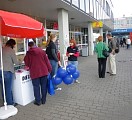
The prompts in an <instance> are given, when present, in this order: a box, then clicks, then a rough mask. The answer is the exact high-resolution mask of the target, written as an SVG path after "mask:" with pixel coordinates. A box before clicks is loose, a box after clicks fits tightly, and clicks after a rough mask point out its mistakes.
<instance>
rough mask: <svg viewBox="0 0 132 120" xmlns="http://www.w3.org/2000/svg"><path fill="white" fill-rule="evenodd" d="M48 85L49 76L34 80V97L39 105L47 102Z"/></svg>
mask: <svg viewBox="0 0 132 120" xmlns="http://www.w3.org/2000/svg"><path fill="white" fill-rule="evenodd" d="M47 83H48V80H47V76H43V77H39V78H35V79H33V80H32V84H33V90H34V97H35V101H36V102H37V103H41V102H43V103H45V102H46V96H47ZM40 91H41V93H40ZM41 96H42V97H41Z"/></svg>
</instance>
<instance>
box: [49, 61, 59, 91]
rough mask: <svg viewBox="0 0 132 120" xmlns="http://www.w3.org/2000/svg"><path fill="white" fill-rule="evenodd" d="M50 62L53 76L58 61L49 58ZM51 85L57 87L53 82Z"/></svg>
mask: <svg viewBox="0 0 132 120" xmlns="http://www.w3.org/2000/svg"><path fill="white" fill-rule="evenodd" d="M50 64H51V66H52V71H51V77H53V76H54V75H56V73H57V70H58V62H56V61H55V60H50ZM53 86H54V89H56V88H57V86H56V85H55V84H53Z"/></svg>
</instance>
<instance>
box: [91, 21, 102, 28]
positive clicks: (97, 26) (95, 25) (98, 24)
mask: <svg viewBox="0 0 132 120" xmlns="http://www.w3.org/2000/svg"><path fill="white" fill-rule="evenodd" d="M92 27H93V28H102V27H103V22H102V21H97V22H93V23H92Z"/></svg>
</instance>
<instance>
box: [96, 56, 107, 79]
mask: <svg viewBox="0 0 132 120" xmlns="http://www.w3.org/2000/svg"><path fill="white" fill-rule="evenodd" d="M106 61H107V58H98V74H99V78H105V71H106Z"/></svg>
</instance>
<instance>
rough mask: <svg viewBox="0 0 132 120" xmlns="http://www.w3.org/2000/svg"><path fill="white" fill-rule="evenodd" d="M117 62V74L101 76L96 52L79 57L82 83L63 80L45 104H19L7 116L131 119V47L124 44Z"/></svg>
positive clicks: (19, 118) (22, 119) (14, 119)
mask: <svg viewBox="0 0 132 120" xmlns="http://www.w3.org/2000/svg"><path fill="white" fill-rule="evenodd" d="M116 63H117V75H116V76H110V75H109V74H108V73H106V78H98V64H97V58H96V55H93V56H88V57H79V67H78V69H79V71H80V73H81V74H80V78H79V81H80V82H81V83H80V84H77V83H75V84H71V85H65V84H63V83H62V84H61V85H59V86H60V87H62V91H56V94H55V95H54V96H50V95H48V96H47V102H46V104H45V105H41V106H36V105H34V104H33V103H30V104H28V105H26V106H21V105H18V106H16V107H17V108H18V113H17V114H16V115H15V116H12V117H10V118H8V119H7V120H132V48H131V49H130V50H127V49H126V48H121V49H120V52H119V53H118V54H117V55H116ZM2 104H3V103H2V100H0V106H2Z"/></svg>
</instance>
